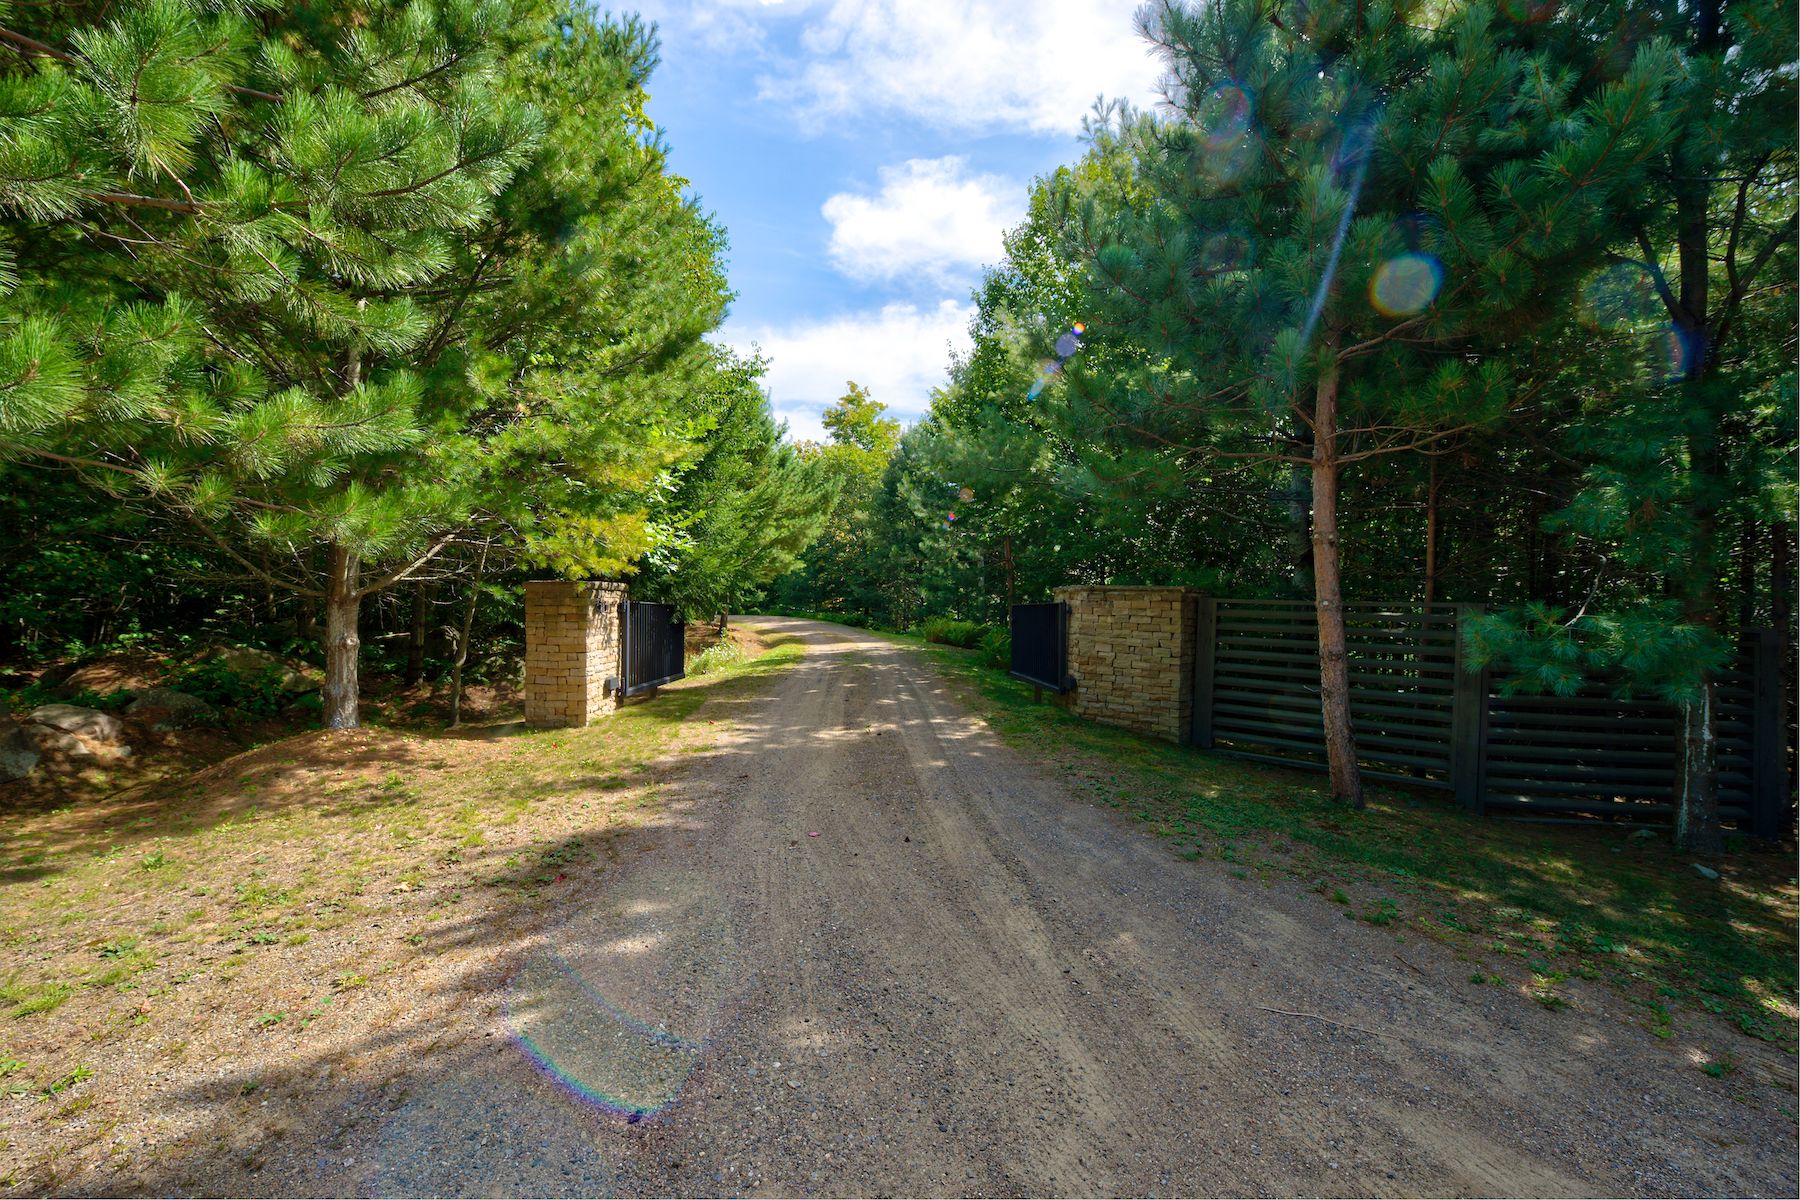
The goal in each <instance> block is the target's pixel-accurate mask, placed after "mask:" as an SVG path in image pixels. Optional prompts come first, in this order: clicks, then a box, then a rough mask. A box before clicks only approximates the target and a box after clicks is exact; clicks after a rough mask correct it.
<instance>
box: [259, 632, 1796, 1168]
mask: <svg viewBox="0 0 1800 1200" xmlns="http://www.w3.org/2000/svg"><path fill="white" fill-rule="evenodd" d="M751 620H753V621H754V622H755V623H756V624H758V625H760V626H764V627H767V628H768V629H770V630H772V631H778V632H791V633H794V634H797V635H799V636H801V637H803V638H804V639H805V640H806V642H807V643H808V650H807V655H806V657H805V659H804V660H803V661H802V662H801V663H800V665H798V666H797V667H794V668H792V669H790V670H788V671H787V672H786V673H785V674H783V675H782V676H781V677H780V679H779V680H778V682H776V683H775V684H774V685H773V687H772V688H770V689H768V690H765V691H764V692H763V693H761V694H760V695H759V696H758V697H757V698H755V699H754V700H748V701H743V702H741V703H740V704H739V705H738V707H737V708H736V709H735V711H733V713H732V720H731V721H730V722H729V723H726V724H722V725H721V726H719V728H720V729H721V730H723V732H722V733H720V734H719V736H717V737H715V738H713V740H712V741H711V742H710V743H709V745H708V746H707V747H706V748H705V749H704V750H703V751H702V752H700V753H696V754H694V755H692V756H690V757H689V760H688V761H687V763H686V764H685V766H684V767H683V768H682V769H680V770H679V771H677V772H676V774H675V776H674V778H673V780H672V782H671V784H670V785H669V787H668V789H667V790H666V791H665V792H664V794H663V795H662V796H661V798H660V799H659V800H658V802H657V805H656V807H655V809H654V810H653V811H652V812H651V813H650V815H648V816H647V818H646V823H645V826H644V828H643V829H642V830H641V831H640V832H639V833H637V834H635V835H633V838H634V839H635V840H636V842H637V843H638V844H637V845H635V846H634V847H633V846H628V848H627V850H626V852H625V853H623V855H622V861H621V864H620V865H619V866H618V867H616V868H611V869H609V870H608V871H607V872H606V873H605V874H604V876H603V877H602V878H603V886H602V889H601V890H600V891H599V892H598V893H597V894H595V895H593V896H592V898H591V903H588V904H586V905H584V906H582V907H580V908H579V909H578V910H577V911H576V912H575V914H574V916H573V917H571V918H570V919H569V920H567V921H566V922H564V923H562V924H560V925H558V926H557V927H555V928H554V929H552V930H551V931H550V932H549V933H548V934H546V935H545V936H544V937H543V939H542V943H541V945H540V947H539V948H538V949H537V950H536V951H535V952H533V953H532V954H531V955H529V956H528V958H527V959H526V961H524V963H523V965H522V966H521V967H519V969H518V970H517V971H516V972H515V973H514V974H513V975H512V976H511V977H510V979H509V981H508V982H507V984H506V985H505V994H504V996H501V997H492V998H490V999H491V1000H492V1003H490V1004H488V1005H487V1007H486V1008H485V1009H484V1008H483V1007H482V1006H481V1005H479V1004H475V1003H473V1002H472V1003H471V1005H470V1009H469V1011H470V1012H471V1013H474V1014H479V1013H481V1012H491V1013H492V1014H493V1015H492V1016H491V1017H487V1018H484V1019H485V1020H487V1021H488V1022H489V1024H490V1026H491V1027H490V1028H487V1029H486V1030H485V1031H482V1032H478V1033H477V1034H475V1035H474V1036H472V1037H470V1039H469V1040H468V1041H467V1042H465V1043H464V1044H463V1046H462V1047H461V1048H459V1049H457V1050H455V1051H452V1052H448V1053H447V1055H446V1057H445V1058H443V1059H442V1060H440V1061H435V1062H432V1063H425V1064H421V1067H420V1070H419V1073H418V1075H417V1076H416V1077H415V1078H413V1079H411V1080H408V1081H405V1083H404V1086H402V1087H398V1088H396V1089H394V1090H392V1091H391V1094H392V1095H393V1096H396V1097H399V1098H400V1099H398V1100H397V1101H395V1102H393V1103H391V1104H388V1105H386V1106H385V1107H384V1106H383V1105H382V1104H378V1103H375V1101H374V1100H373V1099H372V1100H371V1104H372V1105H373V1107H374V1109H375V1110H378V1111H380V1112H381V1113H382V1115H380V1116H379V1118H378V1119H373V1120H365V1121H363V1122H361V1123H360V1125H359V1128H358V1129H357V1130H355V1131H354V1132H352V1133H350V1134H349V1135H348V1136H347V1137H343V1138H339V1139H337V1140H336V1141H334V1142H333V1148H332V1149H331V1150H330V1152H329V1154H326V1153H324V1152H321V1154H320V1155H319V1156H318V1157H317V1158H316V1159H315V1160H314V1166H313V1167H312V1168H310V1169H309V1170H308V1171H307V1172H305V1173H304V1175H303V1176H295V1175H289V1176H288V1181H287V1183H286V1185H285V1186H286V1187H290V1188H292V1187H298V1188H302V1189H304V1190H312V1191H325V1192H339V1191H364V1192H384V1193H392V1192H402V1193H405V1192H415V1193H416V1192H449V1193H475V1194H481V1193H520V1192H524V1193H545V1194H558V1193H585V1194H600V1193H612V1194H620V1195H627V1194H645V1193H651V1194H669V1193H674V1194H711V1193H773V1194H797V1195H882V1194H902V1195H931V1194H943V1193H950V1194H1004V1195H1015V1194H1045V1193H1048V1194H1088V1193H1106V1194H1220V1193H1227V1194H1246V1195H1261V1194H1276V1195H1279V1194H1293V1193H1317V1194H1328V1195H1361V1194H1376V1195H1403V1194H1427V1195H1492V1194H1504V1195H1539V1194H1542V1195H1552V1194H1555V1195H1562V1194H1639V1193H1650V1194H1712V1193H1736V1194H1748V1193H1763V1194H1782V1195H1793V1194H1794V1193H1795V1188H1796V1173H1795V1138H1794V1131H1793V1125H1792V1121H1791V1120H1789V1119H1784V1118H1782V1117H1778V1116H1775V1115H1774V1105H1775V1103H1776V1102H1778V1101H1779V1097H1775V1098H1774V1099H1771V1098H1770V1096H1768V1095H1759V1096H1757V1097H1747V1098H1745V1100H1742V1101H1738V1100H1733V1099H1732V1098H1730V1096H1729V1095H1728V1090H1727V1089H1721V1088H1720V1087H1719V1086H1717V1084H1716V1083H1715V1081H1713V1080H1710V1079H1707V1078H1706V1077H1705V1076H1704V1075H1702V1074H1701V1073H1700V1072H1699V1071H1698V1070H1697V1069H1696V1067H1695V1065H1694V1064H1693V1063H1691V1062H1688V1061H1687V1060H1686V1059H1685V1058H1683V1057H1682V1056H1681V1055H1680V1054H1679V1053H1677V1052H1676V1051H1675V1050H1674V1049H1672V1048H1671V1047H1669V1046H1666V1045H1663V1044H1660V1043H1656V1042H1654V1041H1653V1040H1652V1039H1651V1038H1649V1037H1648V1036H1647V1035H1645V1034H1643V1033H1641V1032H1640V1031H1639V1030H1637V1029H1634V1028H1631V1027H1629V1026H1627V1025H1625V1024H1623V1023H1622V1022H1620V1021H1617V1020H1613V1019H1605V1018H1603V1017H1596V1016H1593V1015H1590V1014H1585V1013H1578V1012H1548V1011H1545V1010H1542V1009H1540V1008H1538V1007H1537V1006H1535V1005H1532V1004H1530V1003H1529V1002H1527V1001H1525V1000H1523V999H1522V998H1520V997H1517V996H1513V995H1508V994H1503V993H1499V992H1497V990H1496V989H1493V988H1482V987H1474V986H1471V985H1469V984H1468V983H1467V970H1468V968H1467V965H1466V964H1460V963H1458V962H1457V961H1456V960H1455V959H1454V958H1453V957H1452V956H1451V954H1450V953H1449V952H1448V951H1447V950H1444V949H1442V948H1440V947H1438V946H1436V945H1432V944H1424V945H1421V944H1419V943H1417V942H1408V943H1407V946H1406V951H1407V960H1406V961H1404V962H1403V961H1401V960H1400V959H1399V958H1398V956H1397V955H1396V953H1395V941H1394V938H1393V936H1392V934H1391V933H1384V932H1382V931H1379V930H1376V929H1373V928H1369V927H1366V926H1364V925H1362V924H1360V923H1355V924H1353V923H1351V922H1347V921H1345V920H1343V918H1342V917H1341V916H1340V915H1339V913H1338V912H1337V911H1336V910H1335V909H1333V908H1332V907H1331V906H1329V905H1327V904H1325V903H1323V902H1322V901H1320V900H1319V899H1318V898H1317V897H1314V896H1311V895H1308V894H1305V893H1304V892H1302V891H1300V890H1299V888H1298V887H1291V886H1287V887H1284V886H1279V885H1278V886H1275V887H1264V886H1263V885H1262V884H1260V883H1257V882H1254V881H1245V880H1240V879H1236V878H1233V877H1231V876H1229V875H1227V874H1226V873H1225V872H1224V870H1223V869H1222V868H1221V867H1220V866H1219V865H1218V864H1208V863H1200V864H1189V863H1185V862H1181V861H1178V860H1177V859H1176V858H1175V857H1174V856H1173V855H1171V854H1170V853H1169V851H1168V850H1167V849H1166V848H1165V847H1164V846H1163V845H1162V844H1160V843H1159V842H1158V841H1157V840H1156V839H1154V838H1151V837H1148V836H1146V835H1145V834H1144V833H1143V832H1142V831H1141V829H1139V828H1136V827H1133V826H1132V825H1130V824H1128V823H1127V822H1125V821H1123V820H1121V819H1119V818H1117V817H1115V816H1113V815H1111V814H1110V813H1108V812H1106V811H1104V810H1101V809H1096V808H1094V807H1092V806H1090V805H1088V804H1087V803H1084V802H1082V801H1079V800H1076V799H1074V798H1072V797H1071V795H1070V794H1069V793H1068V792H1067V791H1066V790H1065V789H1064V788H1063V787H1062V786H1061V785H1060V784H1059V782H1058V780H1057V777H1056V774H1055V773H1054V771H1053V770H1052V769H1051V768H1049V767H1048V766H1046V765H1043V764H1038V763H1033V762H1030V761H1025V760H1023V759H1022V758H1021V757H1020V756H1019V755H1018V754H1016V753H1014V752H1013V751H1011V750H1009V749H1007V748H1005V747H1004V746H1003V745H1001V744H1000V742H999V741H998V740H997V739H996V738H995V737H994V736H993V735H992V734H990V733H989V732H988V731H987V730H986V728H985V727H984V726H983V725H982V724H980V723H979V722H977V721H976V720H974V719H973V718H971V717H970V716H969V715H968V714H967V713H966V712H965V711H963V710H962V709H961V708H959V706H958V705H957V704H956V703H955V702H954V701H953V700H952V699H951V698H950V696H949V695H948V693H947V691H946V689H945V688H944V687H943V685H941V684H940V683H939V682H937V681H936V679H935V678H934V677H933V676H932V674H931V673H930V671H929V670H928V669H927V668H926V667H925V666H924V665H923V664H922V663H920V662H919V661H918V660H916V659H915V658H913V657H912V656H911V655H909V654H908V653H907V652H906V651H904V650H900V649H896V648H893V647H891V646H890V645H888V644H887V643H884V642H882V641H880V640H878V639H875V638H872V637H869V636H866V635H863V634H860V633H858V632H856V631H853V630H847V629H843V628H840V627H837V626H831V625H824V624H818V623H813V622H805V621H792V620H780V619H774V618H756V619H751ZM708 714H713V715H719V714H716V713H714V710H713V707H712V706H711V705H709V706H708V708H707V709H706V710H703V712H702V714H701V715H702V716H703V717H704V716H706V715H708ZM1282 1010H1285V1011H1282ZM1746 1088H1747V1089H1749V1090H1757V1089H1756V1088H1752V1087H1750V1085H1746ZM1760 1090H1761V1091H1762V1092H1769V1091H1771V1090H1772V1089H1768V1088H1766V1087H1762V1088H1761V1089H1760ZM387 1094H390V1093H384V1095H387ZM272 1182H274V1181H273V1180H269V1179H267V1178H265V1179H264V1180H263V1181H262V1182H261V1183H259V1184H258V1185H256V1186H259V1187H267V1186H269V1184H271V1183H272Z"/></svg>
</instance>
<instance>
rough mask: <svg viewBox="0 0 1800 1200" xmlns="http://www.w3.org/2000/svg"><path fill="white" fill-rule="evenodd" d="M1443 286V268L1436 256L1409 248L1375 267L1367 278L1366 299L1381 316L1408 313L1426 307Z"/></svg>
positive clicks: (1416, 311) (1397, 315) (1411, 313)
mask: <svg viewBox="0 0 1800 1200" xmlns="http://www.w3.org/2000/svg"><path fill="white" fill-rule="evenodd" d="M1443 286H1444V268H1443V267H1442V266H1441V265H1440V264H1439V263H1438V260H1437V259H1435V258H1433V257H1431V255H1429V254H1425V253H1422V252H1420V251H1417V250H1411V251H1408V252H1407V253H1405V254H1396V255H1395V256H1394V257H1393V258H1390V259H1388V260H1387V261H1386V262H1384V263H1382V264H1381V266H1380V267H1378V268H1376V271H1375V275H1374V278H1372V279H1370V280H1369V303H1371V304H1373V305H1374V306H1375V310H1376V311H1377V312H1379V313H1381V314H1382V315H1383V316H1387V317H1410V316H1412V315H1413V314H1414V313H1418V312H1423V311H1424V310H1425V309H1426V308H1427V307H1429V306H1430V304H1431V302H1432V301H1433V300H1436V299H1437V295H1438V290H1439V289H1440V288H1442V287H1443Z"/></svg>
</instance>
